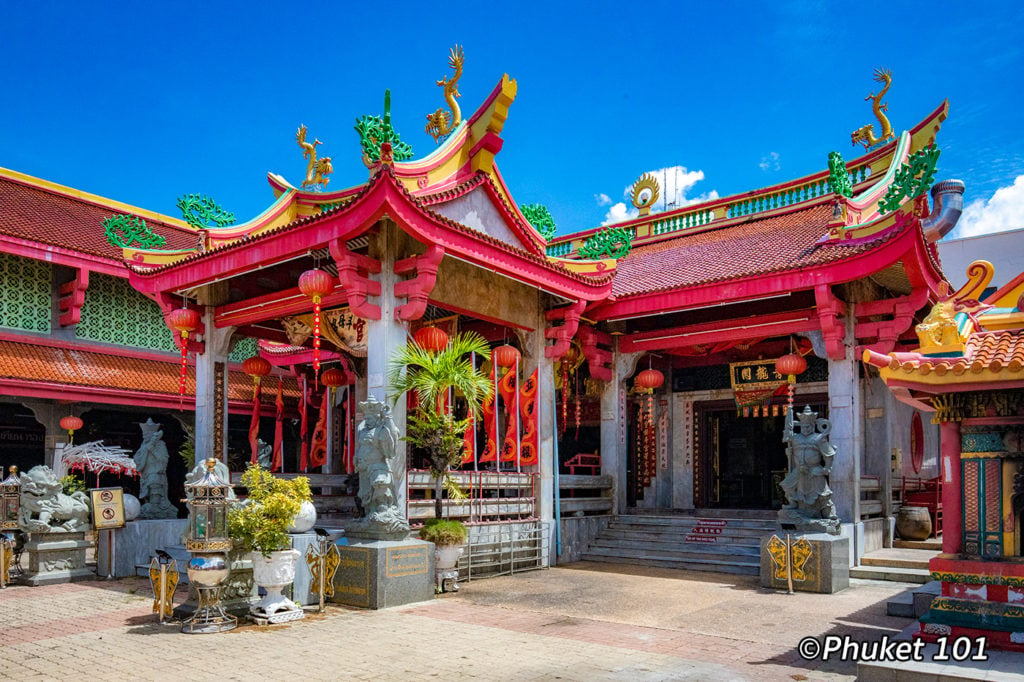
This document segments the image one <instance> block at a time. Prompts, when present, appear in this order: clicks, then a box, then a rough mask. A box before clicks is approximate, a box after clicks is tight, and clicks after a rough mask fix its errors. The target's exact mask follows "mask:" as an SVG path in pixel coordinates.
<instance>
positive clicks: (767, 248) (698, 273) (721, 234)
mask: <svg viewBox="0 0 1024 682" xmlns="http://www.w3.org/2000/svg"><path fill="white" fill-rule="evenodd" d="M831 216H832V207H831V206H830V205H828V204H821V205H819V206H812V207H810V208H806V209H803V210H800V211H793V212H792V213H786V214H785V215H780V216H774V217H771V218H764V219H761V220H752V221H750V222H746V223H740V224H738V225H733V226H730V227H726V228H723V229H719V230H709V231H707V232H699V233H696V234H688V235H684V236H681V237H678V238H676V239H669V240H666V241H663V242H658V243H655V244H649V245H645V246H639V247H637V248H635V249H633V250H632V251H630V252H629V255H627V256H626V257H625V258H623V259H621V260H619V262H618V270H617V273H616V275H615V281H614V283H613V284H612V294H613V295H614V296H618V297H624V296H633V295H636V294H643V293H652V292H656V291H666V290H671V289H677V288H680V287H685V286H695V285H699V284H707V283H710V282H718V281H725V280H730V279H739V278H741V277H750V276H754V275H761V274H766V273H772V272H782V271H786V270H796V269H800V268H805V267H808V266H814V265H824V264H827V263H831V262H834V261H839V260H843V259H845V258H849V257H850V256H853V255H856V254H859V253H862V252H864V251H869V250H871V249H873V248H875V247H876V246H877V245H878V244H880V243H882V242H884V241H886V239H885V238H880V239H879V240H878V241H875V242H870V243H860V244H857V245H850V246H843V245H841V244H836V245H831V244H827V245H818V244H817V242H818V240H819V239H820V238H821V236H822V235H823V234H825V233H826V232H827V231H828V222H829V219H830V218H831Z"/></svg>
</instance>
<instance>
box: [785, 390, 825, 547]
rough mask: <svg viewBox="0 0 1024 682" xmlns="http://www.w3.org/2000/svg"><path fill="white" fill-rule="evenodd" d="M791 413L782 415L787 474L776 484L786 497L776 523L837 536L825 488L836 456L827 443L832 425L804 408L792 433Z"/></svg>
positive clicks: (804, 530) (798, 529)
mask: <svg viewBox="0 0 1024 682" xmlns="http://www.w3.org/2000/svg"><path fill="white" fill-rule="evenodd" d="M793 412H794V410H792V409H791V410H789V411H788V412H786V427H785V430H784V431H783V436H782V442H783V443H786V455H787V458H788V460H789V473H788V474H787V475H786V477H785V478H784V479H783V480H782V483H781V484H780V485H781V486H782V489H783V491H785V493H786V504H785V505H783V507H782V509H780V510H779V523H780V524H781V525H782V527H783V528H787V529H793V530H796V531H798V532H810V533H829V534H830V535H839V517H838V516H837V515H836V508H835V505H834V504H833V503H832V489H831V488H830V487H829V485H828V476H829V474H830V473H831V472H832V460H833V458H834V457H835V454H836V451H835V448H833V447H832V444H831V443H829V441H828V434H829V432H831V431H832V423H831V422H830V421H829V420H828V419H823V418H822V419H819V418H818V413H817V412H812V411H811V408H810V406H809V405H808V406H807V407H805V408H804V411H803V412H801V413H800V414H799V415H798V419H799V421H800V426H799V430H795V429H794V423H793Z"/></svg>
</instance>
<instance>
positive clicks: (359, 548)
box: [331, 538, 434, 609]
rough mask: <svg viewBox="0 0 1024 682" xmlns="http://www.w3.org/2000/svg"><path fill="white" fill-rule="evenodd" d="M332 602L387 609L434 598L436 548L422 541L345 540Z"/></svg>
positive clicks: (341, 546) (341, 548)
mask: <svg viewBox="0 0 1024 682" xmlns="http://www.w3.org/2000/svg"><path fill="white" fill-rule="evenodd" d="M346 540H347V542H348V544H346V545H341V544H339V545H338V551H339V552H340V553H341V563H340V564H339V565H338V571H337V572H336V573H335V574H334V596H333V597H332V598H331V601H332V602H336V603H339V604H346V605H348V606H358V607H360V608H364V609H386V608H390V607H392V606H401V605H402V604H409V603H412V602H418V601H427V600H429V599H433V598H434V545H433V544H431V543H429V542H424V541H423V540H420V539H414V538H409V539H406V540H370V539H362V538H343V539H342V540H341V542H345V541H346Z"/></svg>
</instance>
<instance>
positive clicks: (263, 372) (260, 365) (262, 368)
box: [242, 355, 271, 384]
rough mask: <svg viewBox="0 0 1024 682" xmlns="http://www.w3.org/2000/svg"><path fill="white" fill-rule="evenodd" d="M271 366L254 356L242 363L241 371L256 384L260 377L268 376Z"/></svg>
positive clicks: (261, 358)
mask: <svg viewBox="0 0 1024 682" xmlns="http://www.w3.org/2000/svg"><path fill="white" fill-rule="evenodd" d="M270 370H271V366H270V363H269V362H267V361H266V360H265V359H264V358H263V357H261V356H259V355H254V356H252V357H251V358H246V359H245V361H244V362H242V371H243V372H245V373H246V374H248V375H249V376H251V377H252V379H253V381H254V382H255V383H256V384H259V383H260V377H265V376H267V375H268V374H270Z"/></svg>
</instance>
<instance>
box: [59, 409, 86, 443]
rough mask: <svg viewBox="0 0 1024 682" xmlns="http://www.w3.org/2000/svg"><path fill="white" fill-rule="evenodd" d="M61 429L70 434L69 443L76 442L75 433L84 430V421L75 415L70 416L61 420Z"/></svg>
mask: <svg viewBox="0 0 1024 682" xmlns="http://www.w3.org/2000/svg"><path fill="white" fill-rule="evenodd" d="M60 428H62V429H64V430H65V431H67V432H68V443H74V442H75V431H77V430H78V429H80V428H82V420H81V419H80V418H78V417H76V416H75V415H73V414H72V415H68V416H67V417H64V418H62V419H61V420H60Z"/></svg>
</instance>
